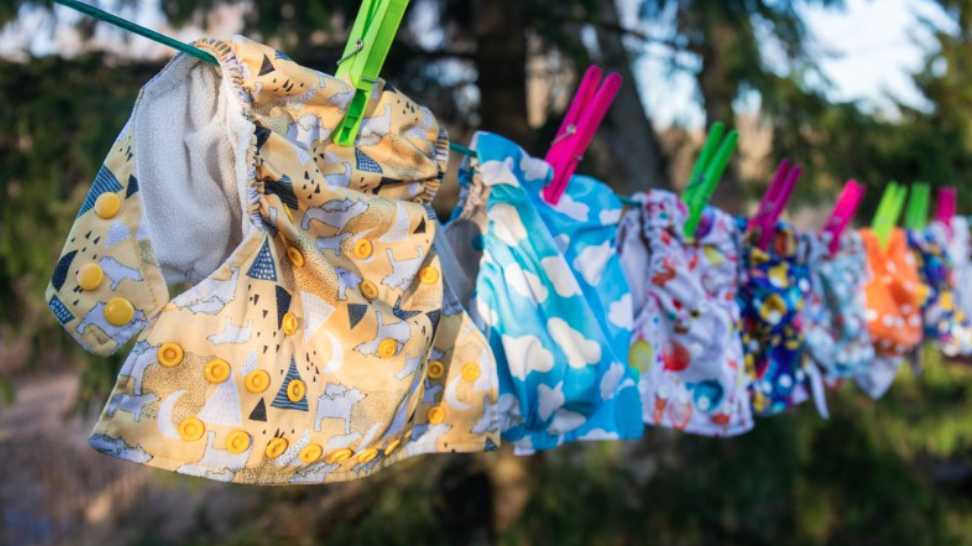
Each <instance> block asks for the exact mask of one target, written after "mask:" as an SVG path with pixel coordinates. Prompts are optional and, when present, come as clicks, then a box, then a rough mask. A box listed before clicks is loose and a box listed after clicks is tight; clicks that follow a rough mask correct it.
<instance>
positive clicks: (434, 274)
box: [419, 266, 439, 284]
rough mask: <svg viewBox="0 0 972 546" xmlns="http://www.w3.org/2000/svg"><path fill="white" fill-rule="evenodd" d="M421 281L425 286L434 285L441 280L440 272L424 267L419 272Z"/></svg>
mask: <svg viewBox="0 0 972 546" xmlns="http://www.w3.org/2000/svg"><path fill="white" fill-rule="evenodd" d="M419 280H421V281H422V282H423V283H425V284H434V283H435V282H436V281H438V280H439V270H438V269H436V268H434V267H432V266H426V267H423V268H422V270H421V271H419Z"/></svg>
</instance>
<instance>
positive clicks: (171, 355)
mask: <svg viewBox="0 0 972 546" xmlns="http://www.w3.org/2000/svg"><path fill="white" fill-rule="evenodd" d="M183 356H184V353H183V352H182V345H179V344H178V343H172V342H169V343H163V344H162V345H160V346H159V350H158V352H157V353H156V355H155V357H156V359H157V360H158V361H159V364H160V365H162V366H164V367H166V368H175V367H176V366H178V365H179V364H182V357H183Z"/></svg>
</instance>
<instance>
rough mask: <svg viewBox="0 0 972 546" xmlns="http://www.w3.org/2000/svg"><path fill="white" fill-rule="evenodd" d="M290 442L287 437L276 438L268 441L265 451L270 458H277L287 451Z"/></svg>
mask: <svg viewBox="0 0 972 546" xmlns="http://www.w3.org/2000/svg"><path fill="white" fill-rule="evenodd" d="M287 445H288V442H287V440H286V439H285V438H274V439H273V440H270V441H269V442H268V443H267V448H266V449H265V450H264V451H263V453H264V455H266V456H267V458H268V459H276V458H277V457H279V456H281V455H283V453H284V451H287Z"/></svg>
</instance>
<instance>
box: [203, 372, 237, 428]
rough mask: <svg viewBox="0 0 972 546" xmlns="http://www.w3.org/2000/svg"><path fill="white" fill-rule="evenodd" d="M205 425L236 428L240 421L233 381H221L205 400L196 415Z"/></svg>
mask: <svg viewBox="0 0 972 546" xmlns="http://www.w3.org/2000/svg"><path fill="white" fill-rule="evenodd" d="M197 417H199V418H200V419H202V420H203V421H204V422H206V423H212V424H217V425H224V426H227V427H238V426H240V425H241V424H242V419H240V394H239V392H237V390H236V382H235V381H223V382H222V383H220V384H219V385H217V386H216V390H215V391H214V392H213V394H212V395H211V396H210V397H209V398H207V399H206V404H205V405H203V408H202V409H201V410H199V414H198V415H197Z"/></svg>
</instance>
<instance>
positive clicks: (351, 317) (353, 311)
mask: <svg viewBox="0 0 972 546" xmlns="http://www.w3.org/2000/svg"><path fill="white" fill-rule="evenodd" d="M367 310H368V306H367V305H365V304H363V303H349V304H348V323H349V324H350V325H351V329H354V327H355V326H357V325H358V323H359V322H361V319H362V318H363V317H364V315H365V312H366V311H367Z"/></svg>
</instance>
